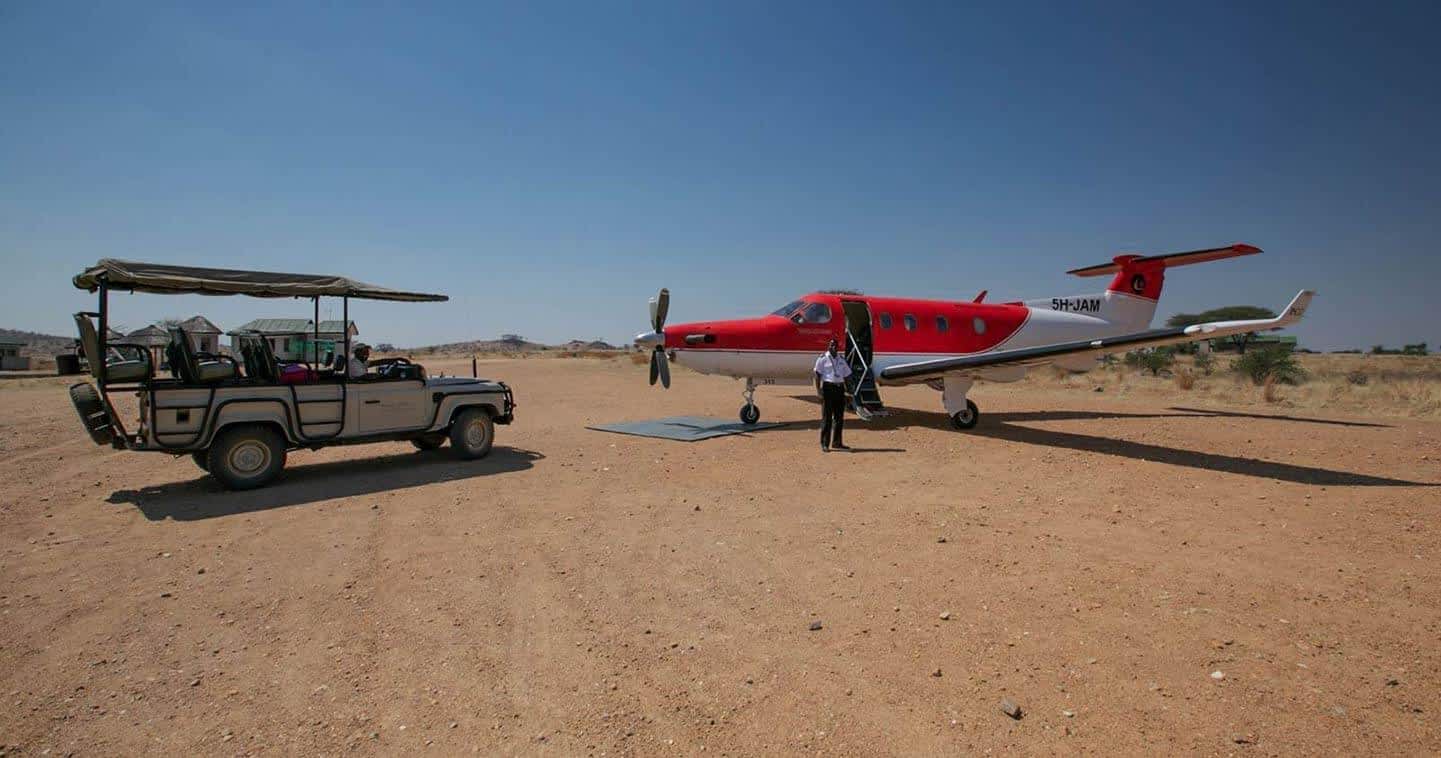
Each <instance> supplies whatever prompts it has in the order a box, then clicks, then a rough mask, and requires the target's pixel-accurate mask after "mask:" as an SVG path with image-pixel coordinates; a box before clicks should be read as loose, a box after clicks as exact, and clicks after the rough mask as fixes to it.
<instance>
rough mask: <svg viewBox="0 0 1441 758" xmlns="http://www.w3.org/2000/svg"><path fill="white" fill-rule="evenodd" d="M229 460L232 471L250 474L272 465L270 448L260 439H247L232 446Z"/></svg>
mask: <svg viewBox="0 0 1441 758" xmlns="http://www.w3.org/2000/svg"><path fill="white" fill-rule="evenodd" d="M227 460H228V461H229V463H230V468H231V470H232V471H234V472H236V473H238V474H244V475H247V476H249V475H251V474H256V473H259V472H261V471H264V470H265V469H266V467H267V466H269V465H270V448H269V447H268V446H266V445H265V444H263V443H261V442H260V441H259V440H245V441H244V442H241V443H240V444H239V445H236V446H235V447H233V448H231V450H230V455H229V456H228V458H227Z"/></svg>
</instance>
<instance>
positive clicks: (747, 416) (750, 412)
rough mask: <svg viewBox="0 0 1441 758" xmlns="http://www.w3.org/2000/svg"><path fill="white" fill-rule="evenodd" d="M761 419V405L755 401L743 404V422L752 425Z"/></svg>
mask: <svg viewBox="0 0 1441 758" xmlns="http://www.w3.org/2000/svg"><path fill="white" fill-rule="evenodd" d="M760 420H761V409H760V406H758V405H756V404H755V403H746V404H745V405H742V406H741V423H742V424H745V425H746V426H750V425H751V424H754V423H755V422H757V421H760Z"/></svg>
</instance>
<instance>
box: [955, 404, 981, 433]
mask: <svg viewBox="0 0 1441 758" xmlns="http://www.w3.org/2000/svg"><path fill="white" fill-rule="evenodd" d="M980 420H981V409H979V408H977V407H976V403H975V401H973V400H966V409H965V410H963V411H956V412H955V413H952V414H951V426H954V427H955V428H957V429H974V428H975V426H976V422H977V421H980Z"/></svg>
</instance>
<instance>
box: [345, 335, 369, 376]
mask: <svg viewBox="0 0 1441 758" xmlns="http://www.w3.org/2000/svg"><path fill="white" fill-rule="evenodd" d="M353 352H354V357H352V358H351V359H350V362H349V363H348V364H347V366H346V368H345V375H346V376H347V377H349V378H351V379H364V378H365V376H366V373H367V372H368V371H369V370H370V345H367V344H365V343H364V342H362V343H360V344H358V345H356V346H355V350H354V351H353Z"/></svg>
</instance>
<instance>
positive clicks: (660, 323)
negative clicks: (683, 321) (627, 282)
mask: <svg viewBox="0 0 1441 758" xmlns="http://www.w3.org/2000/svg"><path fill="white" fill-rule="evenodd" d="M669 311H670V290H668V289H666V288H664V287H661V290H660V292H657V293H656V295H655V297H653V298H651V299H650V327H651V329H653V330H655V331H656V332H660V331H662V330H664V329H665V317H666V313H668V312H669Z"/></svg>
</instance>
